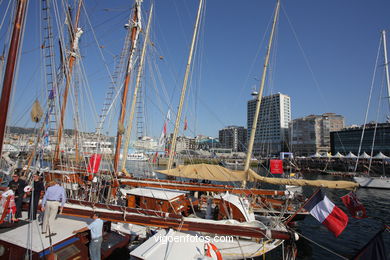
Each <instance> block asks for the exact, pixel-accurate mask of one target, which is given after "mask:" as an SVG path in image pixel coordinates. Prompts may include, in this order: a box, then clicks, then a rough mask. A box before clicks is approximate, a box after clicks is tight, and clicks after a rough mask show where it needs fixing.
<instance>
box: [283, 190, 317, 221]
mask: <svg viewBox="0 0 390 260" xmlns="http://www.w3.org/2000/svg"><path fill="white" fill-rule="evenodd" d="M320 190H321V188H318V189H317V190H316V191H315V192H314V193H313V194H312V195H311V196H310V198H308V199H307V200H306V201H305V203H303V205H302V206H301V207H300V208H299V209H298V210H297V211H295V213H294V214H293V215H292V216H291V217H290V218H289V219H288V220H287V222H286V223H284V224H285V225H287V224H288V223H290V222H291V220H293V218H294V217H295V216H296V215H297V214H298V213H299V212H300V211H301V210H302V209H303V207H305V206H306V204H307V203H308V202H309V201H310V200H311V199H312V198H313V197H314V196H315V195H316V194H317V193H318V192H319V191H320Z"/></svg>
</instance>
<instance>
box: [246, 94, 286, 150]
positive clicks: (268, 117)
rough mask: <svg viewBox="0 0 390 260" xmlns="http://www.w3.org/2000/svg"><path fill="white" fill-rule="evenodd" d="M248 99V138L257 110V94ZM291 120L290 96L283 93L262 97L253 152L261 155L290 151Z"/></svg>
mask: <svg viewBox="0 0 390 260" xmlns="http://www.w3.org/2000/svg"><path fill="white" fill-rule="evenodd" d="M254 97H255V98H254V99H252V100H249V101H248V104H247V125H248V135H247V136H248V137H247V138H248V140H249V137H250V132H251V129H252V124H253V119H254V115H255V110H256V103H257V96H254ZM290 121H291V102H290V97H289V96H287V95H284V94H281V93H277V94H274V95H271V96H266V97H263V98H262V101H261V105H260V114H259V118H258V121H257V128H256V135H255V141H254V146H253V153H254V154H255V155H260V156H270V155H279V153H280V152H287V151H288V127H289V123H290Z"/></svg>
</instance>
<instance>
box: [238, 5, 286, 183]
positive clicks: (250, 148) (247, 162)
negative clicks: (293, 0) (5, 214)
mask: <svg viewBox="0 0 390 260" xmlns="http://www.w3.org/2000/svg"><path fill="white" fill-rule="evenodd" d="M279 7H280V1H279V0H278V1H277V2H276V9H275V15H274V20H273V23H272V30H271V35H270V39H269V42H268V48H267V53H266V56H265V61H264V67H263V75H262V78H261V83H260V88H259V94H258V95H257V102H256V111H255V115H254V117H253V123H252V129H251V135H250V138H249V143H248V151H247V154H246V160H245V167H244V171H245V172H247V171H248V170H249V166H250V161H251V157H252V151H253V143H254V141H255V135H256V128H257V121H258V118H259V114H260V105H261V98H262V97H263V90H264V84H265V79H266V76H267V69H268V64H269V57H270V53H271V48H272V41H273V38H274V34H275V28H276V22H277V20H278V15H279ZM242 185H243V186H246V181H244V182H243V184H242Z"/></svg>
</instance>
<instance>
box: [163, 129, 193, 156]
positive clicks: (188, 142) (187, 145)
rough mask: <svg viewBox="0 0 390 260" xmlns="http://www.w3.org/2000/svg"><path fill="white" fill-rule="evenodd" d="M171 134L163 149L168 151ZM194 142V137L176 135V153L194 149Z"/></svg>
mask: <svg viewBox="0 0 390 260" xmlns="http://www.w3.org/2000/svg"><path fill="white" fill-rule="evenodd" d="M172 138H173V134H171V135H170V137H169V140H168V142H167V143H166V144H165V149H166V150H167V151H168V150H169V147H170V145H171V140H172ZM195 148H196V142H195V138H191V137H186V136H178V137H177V139H176V153H180V152H181V151H184V150H195Z"/></svg>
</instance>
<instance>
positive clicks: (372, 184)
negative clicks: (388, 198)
mask: <svg viewBox="0 0 390 260" xmlns="http://www.w3.org/2000/svg"><path fill="white" fill-rule="evenodd" d="M353 179H354V181H356V182H357V183H359V185H360V187H362V188H375V189H390V178H387V177H353Z"/></svg>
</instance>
